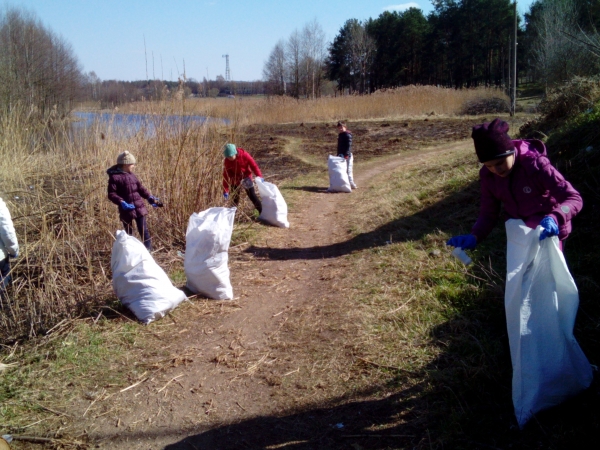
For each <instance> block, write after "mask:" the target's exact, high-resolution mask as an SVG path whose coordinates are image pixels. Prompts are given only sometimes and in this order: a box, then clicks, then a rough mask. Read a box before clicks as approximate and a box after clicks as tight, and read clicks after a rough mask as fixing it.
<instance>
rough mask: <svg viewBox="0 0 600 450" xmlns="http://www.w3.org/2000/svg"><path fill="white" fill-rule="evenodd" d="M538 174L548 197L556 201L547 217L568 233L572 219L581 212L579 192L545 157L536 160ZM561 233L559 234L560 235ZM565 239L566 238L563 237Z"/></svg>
mask: <svg viewBox="0 0 600 450" xmlns="http://www.w3.org/2000/svg"><path fill="white" fill-rule="evenodd" d="M538 164H539V169H540V170H539V172H538V174H539V175H538V180H539V181H540V182H541V183H542V186H543V187H544V188H545V189H547V190H548V192H549V193H550V196H551V197H552V198H554V199H555V200H556V206H554V208H553V209H552V211H551V212H550V213H548V215H549V216H551V217H552V218H554V220H556V223H557V224H558V227H559V228H560V229H561V231H562V229H567V228H568V230H569V231H570V226H569V225H570V222H571V219H572V218H573V217H575V216H576V215H577V213H579V211H581V208H582V207H583V200H582V199H581V195H580V194H579V192H577V191H576V190H575V188H574V187H573V186H572V185H571V183H569V182H568V181H567V180H565V177H563V176H562V174H561V173H560V172H559V171H558V170H556V169H555V168H554V167H553V166H552V164H550V161H549V160H548V158H546V157H540V158H539V159H538ZM562 234H563V233H561V235H562ZM565 237H566V236H565Z"/></svg>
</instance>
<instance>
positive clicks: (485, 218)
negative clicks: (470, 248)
mask: <svg viewBox="0 0 600 450" xmlns="http://www.w3.org/2000/svg"><path fill="white" fill-rule="evenodd" d="M480 185H481V205H480V207H479V217H478V218H477V222H475V225H474V226H473V228H472V229H471V234H474V235H475V237H476V238H477V242H481V241H482V240H484V239H485V238H486V237H487V235H488V234H490V233H491V232H492V230H493V229H494V227H495V226H496V223H497V222H498V217H499V216H500V205H501V204H500V200H498V199H497V198H496V197H495V196H494V194H493V193H492V191H491V189H490V186H489V184H488V183H487V182H486V180H485V179H483V178H480Z"/></svg>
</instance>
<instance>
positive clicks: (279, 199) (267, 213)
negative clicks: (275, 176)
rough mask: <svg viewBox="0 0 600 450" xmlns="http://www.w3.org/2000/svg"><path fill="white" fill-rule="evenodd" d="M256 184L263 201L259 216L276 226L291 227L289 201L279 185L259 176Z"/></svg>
mask: <svg viewBox="0 0 600 450" xmlns="http://www.w3.org/2000/svg"><path fill="white" fill-rule="evenodd" d="M256 185H257V186H258V192H259V193H260V200H261V203H262V212H261V213H260V216H258V218H259V219H261V220H264V221H265V222H268V223H270V224H271V225H275V226H276V227H281V228H289V227H290V223H289V222H288V220H287V213H288V209H287V203H286V202H285V199H284V198H283V195H281V192H279V189H278V188H277V186H275V185H274V184H273V183H269V182H268V181H260V180H259V179H258V178H257V179H256Z"/></svg>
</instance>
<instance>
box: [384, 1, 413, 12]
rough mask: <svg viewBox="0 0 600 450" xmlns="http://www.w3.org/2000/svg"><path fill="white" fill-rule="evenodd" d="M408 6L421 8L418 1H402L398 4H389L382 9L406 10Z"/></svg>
mask: <svg viewBox="0 0 600 450" xmlns="http://www.w3.org/2000/svg"><path fill="white" fill-rule="evenodd" d="M408 8H419V9H422V8H421V7H420V6H419V4H418V3H415V2H410V3H402V4H400V5H390V6H386V7H385V8H383V10H384V11H406V10H407V9H408Z"/></svg>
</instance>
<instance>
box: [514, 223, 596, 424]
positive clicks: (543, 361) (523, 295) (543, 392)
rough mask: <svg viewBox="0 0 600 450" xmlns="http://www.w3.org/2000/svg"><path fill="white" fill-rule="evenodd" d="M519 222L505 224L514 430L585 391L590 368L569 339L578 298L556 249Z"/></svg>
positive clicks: (550, 240) (554, 243) (552, 240)
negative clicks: (538, 413)
mask: <svg viewBox="0 0 600 450" xmlns="http://www.w3.org/2000/svg"><path fill="white" fill-rule="evenodd" d="M541 231H542V227H537V229H535V230H533V229H531V228H529V227H527V226H526V225H525V223H524V222H523V221H522V220H516V219H511V220H509V221H507V222H506V235H507V238H508V239H507V240H508V248H507V258H506V259H507V265H506V266H507V267H506V273H507V275H506V293H505V301H504V305H505V308H506V323H507V328H508V339H509V343H510V356H511V360H512V366H513V381H512V396H513V404H514V407H515V415H516V416H517V421H518V423H519V427H521V428H522V427H523V426H524V425H525V423H527V421H528V420H529V419H530V418H531V417H532V415H534V414H536V413H537V412H539V411H542V410H544V409H547V408H550V407H551V406H555V405H558V404H559V403H561V402H563V401H564V400H566V399H567V398H569V397H572V396H573V395H575V394H577V393H578V392H581V391H582V390H584V389H586V388H587V387H589V385H590V384H591V382H592V368H591V366H590V363H589V362H588V360H587V358H586V357H585V355H584V354H583V351H582V350H581V348H580V347H579V344H578V343H577V341H576V340H575V337H574V336H573V326H574V324H575V316H576V314H577V308H578V305H579V294H578V291H577V287H576V286H575V282H574V281H573V278H572V277H571V274H570V273H569V269H568V268H567V264H566V262H565V258H564V256H563V254H562V252H561V251H560V249H559V247H558V238H557V237H552V238H546V239H544V240H543V241H540V240H539V237H540V233H541Z"/></svg>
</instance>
